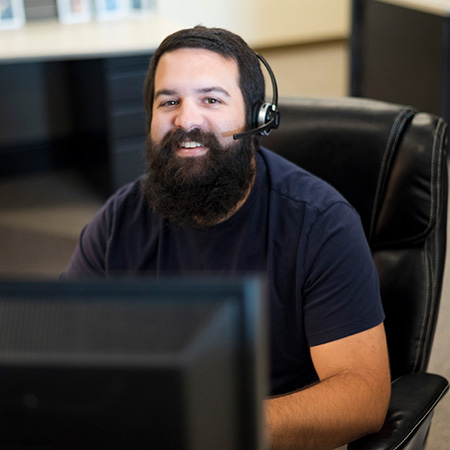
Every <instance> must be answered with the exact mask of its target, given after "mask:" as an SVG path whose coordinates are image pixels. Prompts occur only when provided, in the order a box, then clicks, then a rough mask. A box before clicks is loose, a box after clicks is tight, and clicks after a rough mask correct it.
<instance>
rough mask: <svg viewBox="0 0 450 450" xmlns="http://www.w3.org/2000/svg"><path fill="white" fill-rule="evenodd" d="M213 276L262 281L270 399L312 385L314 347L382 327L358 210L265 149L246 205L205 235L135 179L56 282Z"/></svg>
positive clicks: (88, 232) (85, 236)
mask: <svg viewBox="0 0 450 450" xmlns="http://www.w3.org/2000/svg"><path fill="white" fill-rule="evenodd" d="M210 272H214V273H215V274H242V273H246V272H264V273H265V274H266V275H267V279H268V285H269V289H270V292H269V300H270V306H269V314H270V324H271V327H270V348H271V365H270V366H271V380H270V381H271V382H270V387H271V394H273V395H275V394H282V393H287V392H290V391H293V390H295V389H299V388H301V387H304V386H306V385H308V384H311V383H313V382H315V381H317V375H316V373H315V370H314V367H313V364H312V361H311V358H310V352H309V347H310V346H315V345H319V344H323V343H326V342H329V341H333V340H336V339H340V338H343V337H346V336H349V335H352V334H355V333H358V332H361V331H364V330H366V329H369V328H372V327H374V326H375V325H378V324H379V323H381V322H382V321H383V320H384V313H383V309H382V306H381V301H380V295H379V286H378V277H377V272H376V269H375V267H374V264H373V261H372V257H371V254H370V250H369V247H368V244H367V242H366V239H365V236H364V232H363V230H362V226H361V222H360V219H359V216H358V214H357V213H356V211H355V210H354V209H353V208H352V207H351V206H350V205H349V204H348V202H347V201H346V200H345V199H344V198H343V197H342V196H341V195H340V194H339V193H338V192H336V190H334V189H333V188H332V187H330V186H329V185H328V184H326V183H325V182H323V181H322V180H319V179H318V178H317V177H315V176H313V175H311V174H310V173H308V172H306V171H305V170H303V169H300V168H298V167H297V166H296V165H294V164H292V163H290V162H288V161H286V160H285V159H283V158H281V157H280V156H278V155H276V154H275V153H272V152H270V151H269V150H266V149H263V148H262V149H260V150H259V151H258V153H257V175H256V179H255V184H254V186H253V188H252V191H251V193H250V195H249V197H248V199H247V201H246V202H245V203H244V205H243V206H242V207H241V208H240V209H239V210H238V211H237V212H236V213H235V214H234V215H233V216H231V217H230V218H229V219H228V220H226V221H224V222H222V223H220V224H218V225H215V226H212V227H208V228H205V229H190V228H183V227H180V226H177V225H173V224H170V223H168V222H167V221H166V220H165V219H163V218H162V217H161V216H159V215H157V214H155V213H153V211H152V210H151V208H150V207H149V206H148V204H147V202H146V199H145V197H144V196H143V195H142V192H141V188H140V180H136V181H135V182H134V183H131V184H129V185H126V186H124V187H123V188H122V189H120V190H119V191H118V192H117V193H116V194H114V195H113V196H112V197H111V198H110V199H109V200H108V201H107V202H106V204H105V205H104V206H103V208H102V209H101V210H100V211H99V212H98V214H97V215H96V216H95V218H94V219H93V221H92V222H91V223H90V224H89V225H87V226H86V227H85V229H84V230H83V232H82V234H81V237H80V241H79V244H78V247H77V249H76V250H75V253H74V255H73V257H72V259H71V261H70V264H69V266H68V268H67V269H66V271H65V272H64V274H63V276H62V278H63V279H67V278H72V277H79V276H99V275H101V276H108V275H116V274H119V273H120V274H128V275H132V274H142V273H148V274H149V275H167V274H199V273H201V274H202V273H210Z"/></svg>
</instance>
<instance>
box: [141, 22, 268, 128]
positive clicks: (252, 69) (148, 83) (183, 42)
mask: <svg viewBox="0 0 450 450" xmlns="http://www.w3.org/2000/svg"><path fill="white" fill-rule="evenodd" d="M181 48H201V49H205V50H210V51H213V52H216V53H219V54H221V55H222V56H223V57H224V58H226V59H229V58H232V59H234V60H235V61H236V63H237V65H238V68H239V83H240V89H241V92H242V96H243V97H244V102H245V108H246V125H247V127H249V128H250V127H251V126H252V121H253V119H252V111H253V109H254V108H255V107H256V106H257V105H260V104H262V103H263V102H264V90H265V88H264V76H263V74H262V72H261V67H260V64H259V60H258V57H257V56H256V53H255V52H254V51H253V50H252V49H251V48H250V47H249V46H248V45H247V43H246V42H245V41H244V40H243V39H242V38H241V37H240V36H238V35H236V34H234V33H232V32H230V31H228V30H224V29H222V28H207V27H203V26H196V27H194V28H188V29H185V30H180V31H177V32H175V33H173V34H171V35H170V36H168V37H167V38H166V39H164V41H163V42H162V43H161V45H160V46H159V47H158V48H157V50H156V52H155V54H154V55H153V56H152V58H151V60H150V65H149V68H148V72H147V77H146V79H145V83H144V101H145V107H146V108H147V131H148V132H150V124H151V121H152V108H153V100H154V94H155V72H156V67H157V65H158V62H159V60H160V58H161V56H162V55H163V54H164V53H167V52H171V51H174V50H178V49H181Z"/></svg>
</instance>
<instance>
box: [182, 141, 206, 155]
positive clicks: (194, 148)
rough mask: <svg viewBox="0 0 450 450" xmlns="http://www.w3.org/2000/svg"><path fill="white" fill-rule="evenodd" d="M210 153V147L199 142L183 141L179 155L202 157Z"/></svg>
mask: <svg viewBox="0 0 450 450" xmlns="http://www.w3.org/2000/svg"><path fill="white" fill-rule="evenodd" d="M208 151H209V148H208V147H205V146H204V145H203V144H201V143H200V142H197V141H183V142H182V143H181V144H180V146H179V147H178V150H177V154H178V155H179V156H182V157H186V156H194V157H195V156H202V155H204V154H206V153H207V152H208Z"/></svg>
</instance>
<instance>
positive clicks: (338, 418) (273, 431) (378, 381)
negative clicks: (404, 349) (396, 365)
mask: <svg viewBox="0 0 450 450" xmlns="http://www.w3.org/2000/svg"><path fill="white" fill-rule="evenodd" d="M311 357H312V361H313V363H314V367H315V369H316V372H317V375H318V376H319V380H320V381H319V382H318V383H317V384H314V385H312V386H310V387H308V388H305V389H303V390H301V391H297V392H294V393H291V394H288V395H285V396H280V397H275V398H271V399H268V400H266V404H265V408H266V411H265V413H266V423H267V431H268V435H269V441H270V444H271V448H272V449H302V450H307V449H335V448H337V447H339V446H341V445H344V444H347V443H348V442H351V441H353V440H355V439H357V438H358V437H361V436H363V435H366V434H369V433H373V432H376V431H378V430H379V429H380V428H381V426H382V425H383V422H384V419H385V415H386V411H387V407H388V404H389V398H390V383H391V380H390V374H389V362H388V354H387V346H386V338H385V333H384V326H383V324H380V325H378V326H376V327H374V328H371V329H369V330H366V331H363V332H361V333H358V334H355V335H353V336H349V337H346V338H343V339H339V340H336V341H333V342H329V343H326V344H323V345H318V346H316V347H311Z"/></svg>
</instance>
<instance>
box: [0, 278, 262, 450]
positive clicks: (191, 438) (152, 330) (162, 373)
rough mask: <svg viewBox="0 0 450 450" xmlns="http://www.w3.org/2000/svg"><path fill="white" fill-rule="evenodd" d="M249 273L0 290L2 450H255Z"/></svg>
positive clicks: (256, 309) (258, 287)
mask: <svg viewBox="0 0 450 450" xmlns="http://www.w3.org/2000/svg"><path fill="white" fill-rule="evenodd" d="M264 292H265V289H264V283H263V282H262V281H261V280H260V279H258V278H211V277H209V278H160V279H136V280H131V279H114V280H95V281H76V282H50V281H36V282H31V281H30V282H3V283H0V448H2V449H8V448H10V449H39V450H43V449H72V448H73V449H75V448H76V449H88V448H95V449H100V448H101V449H103V448H105V449H106V448H108V449H119V448H120V449H142V448H146V449H177V450H181V449H189V450H193V449H208V450H211V449H222V448H223V449H227V450H230V449H259V448H264V430H263V419H264V416H263V410H262V401H263V398H264V396H265V395H266V394H267V382H266V379H267V376H268V370H267V361H266V354H267V351H266V345H267V344H266V341H267V336H266V335H267V333H266V323H265V320H266V319H265V312H264V310H265V300H264Z"/></svg>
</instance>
